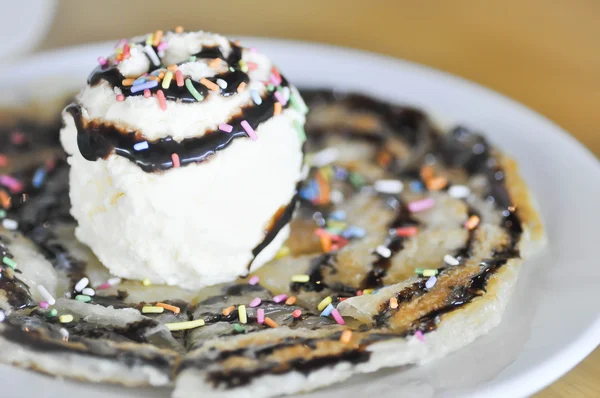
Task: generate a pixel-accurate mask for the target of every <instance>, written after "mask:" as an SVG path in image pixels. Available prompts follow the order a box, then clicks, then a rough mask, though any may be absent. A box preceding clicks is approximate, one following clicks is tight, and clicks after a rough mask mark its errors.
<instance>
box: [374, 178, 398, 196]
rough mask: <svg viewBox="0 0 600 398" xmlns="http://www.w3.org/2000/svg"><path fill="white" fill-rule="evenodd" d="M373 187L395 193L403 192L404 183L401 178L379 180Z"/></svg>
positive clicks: (381, 191)
mask: <svg viewBox="0 0 600 398" xmlns="http://www.w3.org/2000/svg"><path fill="white" fill-rule="evenodd" d="M373 187H374V188H375V190H376V191H377V192H380V193H387V194H392V195H395V194H399V193H400V192H402V190H403V189H404V184H402V181H399V180H377V181H375V184H374V185H373Z"/></svg>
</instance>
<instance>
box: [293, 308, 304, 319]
mask: <svg viewBox="0 0 600 398" xmlns="http://www.w3.org/2000/svg"><path fill="white" fill-rule="evenodd" d="M300 315H302V310H294V312H292V316H293V317H294V318H296V319H297V318H300Z"/></svg>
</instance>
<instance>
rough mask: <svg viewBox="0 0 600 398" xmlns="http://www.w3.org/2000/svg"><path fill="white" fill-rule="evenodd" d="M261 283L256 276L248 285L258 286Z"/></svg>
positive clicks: (249, 280)
mask: <svg viewBox="0 0 600 398" xmlns="http://www.w3.org/2000/svg"><path fill="white" fill-rule="evenodd" d="M259 281H260V278H259V277H258V276H256V275H254V276H253V277H252V278H250V279H248V284H249V285H257V284H258V282H259Z"/></svg>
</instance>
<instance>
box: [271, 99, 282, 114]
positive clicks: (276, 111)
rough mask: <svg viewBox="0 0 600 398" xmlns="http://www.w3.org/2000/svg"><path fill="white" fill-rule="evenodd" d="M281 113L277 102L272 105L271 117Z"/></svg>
mask: <svg viewBox="0 0 600 398" xmlns="http://www.w3.org/2000/svg"><path fill="white" fill-rule="evenodd" d="M280 113H281V104H280V103H279V102H277V101H276V102H275V104H273V115H275V116H277V115H279V114H280Z"/></svg>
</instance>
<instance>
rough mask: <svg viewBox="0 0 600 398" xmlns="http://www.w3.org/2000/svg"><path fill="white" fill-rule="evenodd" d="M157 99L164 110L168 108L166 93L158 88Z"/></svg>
mask: <svg viewBox="0 0 600 398" xmlns="http://www.w3.org/2000/svg"><path fill="white" fill-rule="evenodd" d="M156 99H157V100H158V106H159V107H160V109H162V110H163V111H166V110H167V99H166V98H165V93H163V91H162V90H158V91H157V92H156Z"/></svg>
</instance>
